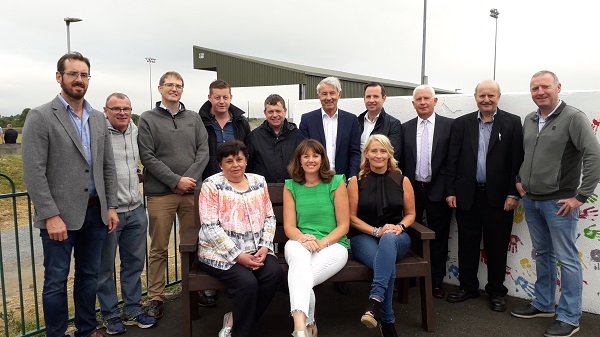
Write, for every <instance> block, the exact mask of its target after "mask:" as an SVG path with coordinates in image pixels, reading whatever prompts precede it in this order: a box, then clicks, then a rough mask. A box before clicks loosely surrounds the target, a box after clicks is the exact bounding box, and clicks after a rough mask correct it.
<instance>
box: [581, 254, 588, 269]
mask: <svg viewBox="0 0 600 337" xmlns="http://www.w3.org/2000/svg"><path fill="white" fill-rule="evenodd" d="M579 262H581V268H583V269H588V267H587V266H586V265H585V262H583V253H582V252H579Z"/></svg>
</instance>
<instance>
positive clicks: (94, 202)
mask: <svg viewBox="0 0 600 337" xmlns="http://www.w3.org/2000/svg"><path fill="white" fill-rule="evenodd" d="M90 207H100V198H99V197H98V196H95V197H93V198H89V199H88V208H90Z"/></svg>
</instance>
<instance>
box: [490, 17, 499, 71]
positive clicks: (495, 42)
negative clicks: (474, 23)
mask: <svg viewBox="0 0 600 337" xmlns="http://www.w3.org/2000/svg"><path fill="white" fill-rule="evenodd" d="M498 15H500V12H498V10H497V9H496V8H492V9H490V16H491V17H493V18H494V19H496V34H495V37H494V81H495V80H496V46H497V44H498Z"/></svg>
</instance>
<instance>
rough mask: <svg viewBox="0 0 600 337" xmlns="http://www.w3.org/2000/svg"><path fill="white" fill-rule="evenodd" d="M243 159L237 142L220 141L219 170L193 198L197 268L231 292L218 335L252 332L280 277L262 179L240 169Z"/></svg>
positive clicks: (243, 148)
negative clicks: (230, 306) (229, 306)
mask: <svg viewBox="0 0 600 337" xmlns="http://www.w3.org/2000/svg"><path fill="white" fill-rule="evenodd" d="M247 161H248V149H247V148H246V146H245V145H244V143H242V142H241V141H238V140H233V141H227V142H225V143H224V144H223V145H221V146H220V147H219V148H218V149H217V162H218V163H219V164H220V165H221V169H222V170H223V171H222V172H220V173H217V174H215V175H212V176H210V177H208V178H206V180H204V182H203V183H202V190H201V192H200V198H199V203H198V204H199V209H200V223H201V227H200V233H199V239H200V240H199V243H198V245H199V247H198V258H199V260H200V262H201V268H202V269H203V270H204V271H206V273H208V274H209V275H211V276H213V277H215V278H216V279H218V280H219V281H221V282H223V283H224V284H225V285H226V286H227V287H228V288H229V289H231V290H232V293H233V296H234V300H233V312H228V313H226V314H225V316H224V317H223V328H222V329H221V331H220V332H219V337H229V336H234V337H246V336H251V333H252V331H253V330H254V329H253V327H254V324H255V323H256V321H258V319H259V318H260V317H261V316H262V314H263V313H264V311H265V309H266V308H267V306H268V305H269V303H270V302H271V299H272V298H273V296H274V295H275V292H276V291H277V289H278V287H279V285H280V283H281V280H282V279H283V271H282V270H281V267H280V266H279V263H278V262H277V258H276V257H275V254H274V252H273V237H274V235H275V215H274V214H273V208H272V206H271V200H270V199H269V193H268V190H267V183H266V182H265V178H264V177H262V176H260V175H256V174H251V173H245V170H246V163H247ZM259 294H260V296H259Z"/></svg>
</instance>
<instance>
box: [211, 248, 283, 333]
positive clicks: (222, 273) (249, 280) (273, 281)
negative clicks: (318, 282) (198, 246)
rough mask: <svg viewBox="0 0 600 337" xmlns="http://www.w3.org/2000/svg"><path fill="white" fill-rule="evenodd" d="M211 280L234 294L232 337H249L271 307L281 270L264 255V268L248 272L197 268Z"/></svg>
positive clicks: (239, 267)
mask: <svg viewBox="0 0 600 337" xmlns="http://www.w3.org/2000/svg"><path fill="white" fill-rule="evenodd" d="M200 265H201V266H202V269H203V270H204V271H206V273H207V274H209V275H210V276H212V277H214V278H216V279H218V280H219V281H221V282H223V283H224V284H225V285H226V286H227V288H229V289H232V290H233V327H232V328H231V335H232V336H235V337H249V336H251V335H252V332H253V331H254V330H255V329H254V324H255V323H256V322H257V321H258V320H259V319H260V317H261V316H262V314H263V313H264V312H265V310H266V309H267V306H269V303H271V300H272V299H273V296H275V293H276V292H277V289H279V285H280V284H281V281H282V280H283V270H282V269H281V267H280V266H279V262H278V261H277V258H276V257H274V256H272V255H267V258H266V259H265V263H264V266H262V267H261V268H259V269H257V270H250V269H248V268H246V267H244V266H242V265H241V264H239V263H236V264H234V265H233V267H231V268H229V270H222V269H217V268H213V267H211V266H207V265H205V264H203V263H201V264H200Z"/></svg>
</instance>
